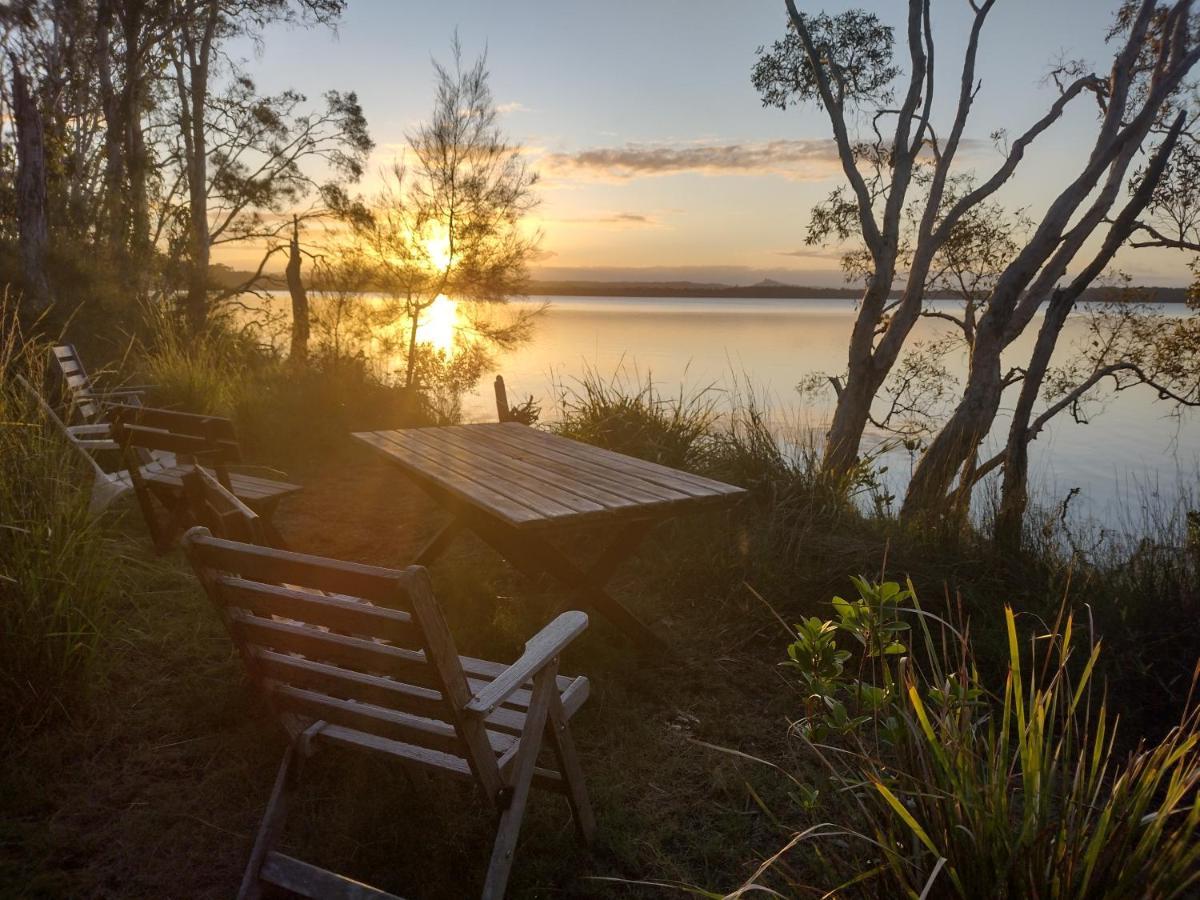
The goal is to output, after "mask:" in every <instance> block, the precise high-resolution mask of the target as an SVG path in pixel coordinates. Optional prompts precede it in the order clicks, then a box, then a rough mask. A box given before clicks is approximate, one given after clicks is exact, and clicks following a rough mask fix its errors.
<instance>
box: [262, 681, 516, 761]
mask: <svg viewBox="0 0 1200 900" xmlns="http://www.w3.org/2000/svg"><path fill="white" fill-rule="evenodd" d="M269 695H270V698H271V702H272V703H273V704H274V705H275V706H276V708H278V709H282V710H286V711H287V712H293V713H297V714H299V715H302V716H305V717H307V718H309V719H313V720H324V721H326V722H332V723H333V724H335V725H344V726H345V727H347V728H353V729H355V730H356V731H363V732H366V733H367V734H374V735H377V736H379V737H383V738H388V739H390V740H393V741H400V742H402V743H406V744H416V745H417V746H420V747H428V748H430V749H432V750H440V751H441V752H443V753H455V752H456V751H460V750H461V749H462V741H461V739H460V738H459V735H458V734H457V732H456V730H455V728H454V726H453V725H451V724H449V723H448V722H442V721H439V720H437V719H427V718H424V717H422V716H414V715H411V714H409V713H404V712H400V711H399V710H394V709H388V708H386V707H382V706H373V705H371V704H367V703H360V702H357V701H353V700H341V699H339V698H337V697H330V696H328V695H327V694H322V693H319V692H316V691H306V690H304V689H303V688H297V687H292V686H290V685H282V684H280V685H270V687H269ZM479 733H480V743H481V746H484V747H487V748H489V750H490V752H491V753H492V754H493V760H494V755H495V754H500V753H503V752H504V751H505V750H507V749H508V748H509V747H510V746H512V743H513V737H512V736H511V735H506V734H500V733H498V732H493V731H489V730H488V729H486V728H483V727H481V728H480V729H479ZM493 764H494V762H493Z"/></svg>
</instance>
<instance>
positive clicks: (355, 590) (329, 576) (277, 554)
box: [192, 537, 409, 609]
mask: <svg viewBox="0 0 1200 900" xmlns="http://www.w3.org/2000/svg"><path fill="white" fill-rule="evenodd" d="M192 550H193V553H194V558H195V562H196V563H198V565H199V566H200V567H202V568H204V569H212V570H217V571H220V572H228V573H230V574H236V575H240V576H241V577H242V578H245V579H247V580H250V581H261V582H264V583H266V584H293V585H298V586H299V587H305V588H312V589H313V590H318V591H329V592H330V593H334V594H347V595H349V596H351V597H361V598H362V599H363V600H368V601H370V602H371V603H376V604H379V605H381V606H390V607H392V608H393V609H406V607H408V603H409V601H408V598H407V593H406V590H405V588H406V582H405V573H404V572H398V571H396V570H395V569H384V568H381V567H379V566H368V565H363V564H362V563H353V562H343V561H341V560H333V559H324V558H322V557H319V556H308V555H306V554H303V553H293V552H291V551H289V550H276V549H273V548H271V547H252V546H249V545H247V544H241V543H238V542H236V541H225V540H221V539H220V538H214V537H206V538H205V539H204V540H202V541H201V540H197V541H193V543H192ZM397 604H401V605H399V606H398V605H397Z"/></svg>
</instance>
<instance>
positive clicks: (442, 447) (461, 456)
mask: <svg viewBox="0 0 1200 900" xmlns="http://www.w3.org/2000/svg"><path fill="white" fill-rule="evenodd" d="M398 439H402V440H403V441H404V442H405V443H406V444H408V445H415V446H417V447H420V448H422V449H423V450H424V451H426V453H427V455H429V456H431V457H432V458H435V459H439V460H442V461H446V462H448V461H450V460H454V462H452V463H451V462H448V464H449V465H452V466H453V467H454V468H456V469H459V470H460V471H463V472H464V473H465V474H467V475H468V476H469V477H471V478H472V480H476V481H482V482H484V483H486V484H487V485H489V486H490V487H493V488H495V489H496V490H498V491H500V492H501V493H504V494H506V495H508V496H509V497H512V498H513V499H514V500H519V501H520V502H522V503H524V504H526V505H527V506H529V507H531V508H533V509H536V510H538V511H539V512H541V513H542V514H543V515H545V516H554V517H558V516H563V515H570V514H572V513H589V512H603V511H604V509H605V507H604V506H602V505H601V504H599V503H595V502H593V501H591V500H588V499H586V498H583V497H579V496H577V495H575V494H572V493H569V492H566V491H562V490H559V489H558V488H556V487H554V486H553V485H551V484H547V483H546V482H545V481H544V480H542V479H535V478H532V477H531V476H529V475H527V474H525V473H522V472H519V471H515V470H513V469H511V468H509V467H508V466H506V465H505V462H504V461H497V460H496V459H494V458H493V459H488V458H487V457H485V456H484V455H483V454H481V453H479V452H477V451H475V450H472V449H470V448H467V447H462V446H460V445H458V444H457V443H455V442H454V440H453V439H452V438H451V436H449V435H447V434H445V433H444V432H443V433H440V434H438V433H434V432H431V431H427V430H425V429H420V428H414V429H411V430H410V431H407V432H402V433H401V434H400V435H399V436H398ZM460 464H461V465H460ZM477 473H484V474H486V476H487V477H486V478H481V477H479V474H477Z"/></svg>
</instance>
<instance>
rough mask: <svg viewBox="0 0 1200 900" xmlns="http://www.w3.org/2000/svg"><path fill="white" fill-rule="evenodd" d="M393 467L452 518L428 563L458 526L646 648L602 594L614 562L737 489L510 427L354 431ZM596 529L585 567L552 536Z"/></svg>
mask: <svg viewBox="0 0 1200 900" xmlns="http://www.w3.org/2000/svg"><path fill="white" fill-rule="evenodd" d="M354 437H356V438H357V439H358V440H360V441H362V442H363V443H365V444H367V445H369V446H370V447H373V448H374V449H375V450H376V451H378V452H379V453H381V454H383V456H385V457H386V458H387V459H389V460H391V461H392V462H394V463H396V464H397V465H399V466H400V467H401V468H402V469H403V470H404V471H405V472H406V473H407V474H408V475H409V477H410V478H412V479H413V481H415V482H416V483H417V484H418V485H420V486H421V487H422V488H423V489H424V490H425V491H426V492H427V493H429V494H430V495H431V496H432V497H433V498H434V499H435V500H437V501H438V502H439V503H440V504H442V505H443V506H445V507H446V508H447V509H449V511H450V512H451V513H452V516H453V518H452V519H451V521H450V522H449V524H447V525H446V526H445V527H444V528H442V529H441V530H440V531H439V532H438V533H437V534H436V535H434V537H433V538H432V539H431V540H430V541H429V543H428V544H426V545H425V547H424V548H423V549H422V550H421V552H420V553H419V554H418V555H417V558H416V559H415V560H414V562H415V563H416V564H418V565H428V564H429V563H431V562H433V561H434V560H435V559H436V558H437V557H438V556H440V555H441V554H442V553H443V552H444V551H445V550H446V548H447V547H448V546H449V545H450V543H451V541H453V540H454V538H455V537H456V536H457V535H458V534H459V533H460V532H461V531H463V530H464V529H466V530H470V531H473V532H475V533H476V534H477V535H479V537H481V538H482V539H483V540H484V541H486V542H487V543H488V544H489V545H491V547H492V548H493V549H495V550H496V551H497V552H498V553H500V555H501V556H503V557H504V558H505V559H507V560H508V561H509V562H510V563H511V564H512V565H513V566H515V567H516V568H518V569H520V570H521V571H524V572H526V573H527V574H538V573H542V572H544V573H547V574H549V575H551V576H553V577H555V578H556V579H558V580H559V581H561V582H562V583H563V584H565V585H566V586H568V587H570V588H572V589H573V590H575V591H578V592H579V593H580V594H581V595H582V597H583V599H584V600H585V601H586V602H587V603H588V604H589V605H590V606H592V607H593V608H594V609H596V610H597V611H598V612H600V613H602V614H604V615H605V616H607V617H608V618H609V619H610V620H611V621H612V622H613V623H614V624H615V625H617V626H618V627H619V628H620V629H622V630H623V631H624V632H625V633H626V634H627V635H629V636H630V637H631V638H633V639H634V640H636V641H637V642H638V643H639V644H641V645H642V646H643V647H653V648H661V647H662V646H663V644H662V641H661V640H660V638H659V637H658V636H657V635H656V634H655V633H654V632H653V631H651V630H650V629H649V628H647V627H646V625H645V624H643V623H642V622H641V621H640V620H639V619H638V618H637V617H636V616H635V615H634V614H633V613H632V612H630V611H629V610H628V609H627V608H626V607H625V606H624V605H623V604H622V603H620V602H619V601H618V600H616V599H615V598H614V597H612V596H611V595H610V594H609V593H608V591H606V590H605V585H606V584H607V582H608V581H609V579H610V578H611V577H612V575H613V572H614V571H615V569H616V567H617V565H618V564H619V563H620V562H621V561H622V560H624V559H625V558H626V557H628V556H629V555H630V554H631V553H633V551H634V550H636V549H637V546H638V544H640V543H641V541H642V539H643V538H644V537H645V536H646V534H647V533H648V532H649V531H650V530H651V529H652V528H653V527H654V526H655V525H657V524H658V523H660V522H662V521H663V520H665V519H667V518H670V517H672V516H675V515H677V514H679V513H682V512H687V511H691V510H695V509H699V508H701V507H708V506H713V505H719V504H724V503H729V502H731V501H733V500H735V499H737V498H738V497H739V496H741V495H742V494H744V493H745V490H744V489H743V488H739V487H734V486H733V485H730V484H724V483H722V482H720V481H714V480H712V479H711V478H702V477H701V476H699V475H693V474H691V473H690V472H681V471H679V470H678V469H672V468H669V467H668V466H662V465H658V464H656V463H652V462H647V461H645V460H642V459H636V458H634V457H631V456H625V455H624V454H621V453H614V452H613V451H611V450H603V449H601V448H599V447H594V446H592V445H591V444H584V443H580V442H579V441H573V440H570V439H569V438H564V437H560V436H559V435H555V434H550V433H548V432H545V431H540V430H538V429H535V428H530V427H529V426H526V425H522V424H519V423H516V422H496V423H482V424H478V425H450V426H439V427H432V428H407V429H399V430H394V431H365V432H359V433H357V434H355V435H354ZM589 524H594V525H596V526H598V527H604V528H606V529H608V530H611V532H612V537H611V538H610V540H609V542H608V543H607V544H606V545H605V546H604V548H603V549H602V550H601V551H600V553H599V555H598V556H597V558H596V559H595V560H594V561H593V562H592V563H591V564H590V565H587V566H583V565H580V564H577V563H575V562H573V561H572V560H571V559H569V558H568V557H567V555H566V554H565V553H564V552H563V551H562V550H560V549H559V548H558V547H556V546H554V545H553V544H552V543H551V542H550V540H549V538H550V536H551V535H552V534H556V533H561V532H562V530H563V529H564V528H565V527H569V526H577V525H589Z"/></svg>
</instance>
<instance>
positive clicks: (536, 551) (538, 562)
mask: <svg viewBox="0 0 1200 900" xmlns="http://www.w3.org/2000/svg"><path fill="white" fill-rule="evenodd" d="M439 499H446V498H442V497H439ZM447 505H448V507H449V508H450V510H451V513H452V515H453V516H454V518H453V519H451V521H450V522H449V524H447V525H446V526H444V527H443V528H442V529H441V530H440V531H439V532H438V533H437V534H435V535H434V536H433V538H432V539H431V540H430V541H429V542H428V543H427V544H426V545H425V546H424V547H423V548H422V549H421V552H420V553H418V554H417V557H416V559H415V560H414V562H415V563H416V564H417V565H422V566H425V565H429V564H430V563H432V562H433V561H434V560H435V559H437V558H438V557H439V556H441V555H442V554H443V553H444V552H445V551H446V549H447V548H448V547H449V546H450V544H451V542H452V541H453V540H454V538H455V537H457V536H458V534H459V533H460V532H461V531H462V530H463V529H467V530H470V531H473V532H475V534H477V535H479V537H480V538H482V539H483V540H484V541H485V542H487V544H488V545H490V546H491V547H492V549H494V550H495V551H496V552H497V553H499V554H500V555H501V556H503V557H504V558H505V559H506V560H508V561H509V562H510V563H511V564H512V565H513V566H514V567H515V568H517V569H519V570H520V571H522V572H524V573H525V574H527V575H537V574H541V573H543V572H544V573H546V574H548V575H551V576H552V577H554V578H556V579H558V580H559V581H560V582H562V583H563V584H564V585H566V586H567V587H568V588H571V589H572V590H574V591H577V592H578V593H579V594H580V595H582V598H583V599H584V600H585V601H586V602H587V604H588V605H589V606H591V607H593V608H594V609H595V610H596V611H597V612H599V613H601V614H602V615H604V616H607V617H608V619H609V621H611V622H612V623H613V624H614V625H616V626H617V627H618V628H620V629H621V630H622V631H623V632H625V634H626V635H627V636H629V637H630V638H632V639H633V640H634V641H636V642H637V644H638V646H639V647H641V648H642V649H643V650H659V651H662V650H665V649H666V646H667V645H666V643H665V642H664V641H663V640H662V638H660V637H659V636H658V635H656V634H655V633H654V632H653V631H651V630H650V629H649V628H648V627H647V626H646V625H645V624H644V623H643V622H642V621H641V620H640V619H638V618H637V616H635V615H634V614H633V613H632V612H630V611H629V610H628V609H627V608H626V607H625V606H624V604H622V603H621V602H620V601H619V600H617V599H616V598H615V597H613V596H612V595H611V594H609V593H608V591H606V590H605V589H604V586H605V585H606V584H607V583H608V581H609V580H610V579H611V578H612V575H613V572H614V570H615V569H616V567H617V566H618V565H619V564H620V563H621V561H622V560H624V559H625V558H627V557H628V556H629V555H630V554H631V553H633V551H634V550H636V549H637V547H638V545H639V544H640V543H641V542H642V539H643V538H644V537H645V536H646V535H647V534H648V533H649V532H650V530H651V529H653V528H654V526H655V525H657V524H658V519H655V518H641V519H634V520H632V521H627V522H623V523H622V525H621V530H620V531H619V532H618V533H617V535H616V536H615V537H614V538H613V539H612V540H611V541H610V542H609V543H608V545H607V546H606V547H605V548H604V550H603V551H602V552H601V553H600V556H599V557H598V558H597V559H596V561H595V562H594V563H592V565H590V566H588V567H587V568H582V567H580V566H579V565H577V564H576V563H574V562H572V561H571V560H570V559H568V558H567V556H566V555H565V554H564V553H563V552H562V551H560V550H559V549H558V548H557V547H555V546H554V545H553V544H551V543H550V542H549V541H548V540H546V539H545V538H544V537H542V536H541V535H540V534H538V533H537V532H530V531H521V530H518V529H516V528H513V527H512V526H511V525H509V524H507V523H505V522H503V521H501V520H500V519H497V518H495V517H493V516H490V515H488V514H487V513H484V512H482V511H480V510H477V509H473V508H470V507H467V506H465V505H462V504H458V503H454V504H447Z"/></svg>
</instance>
